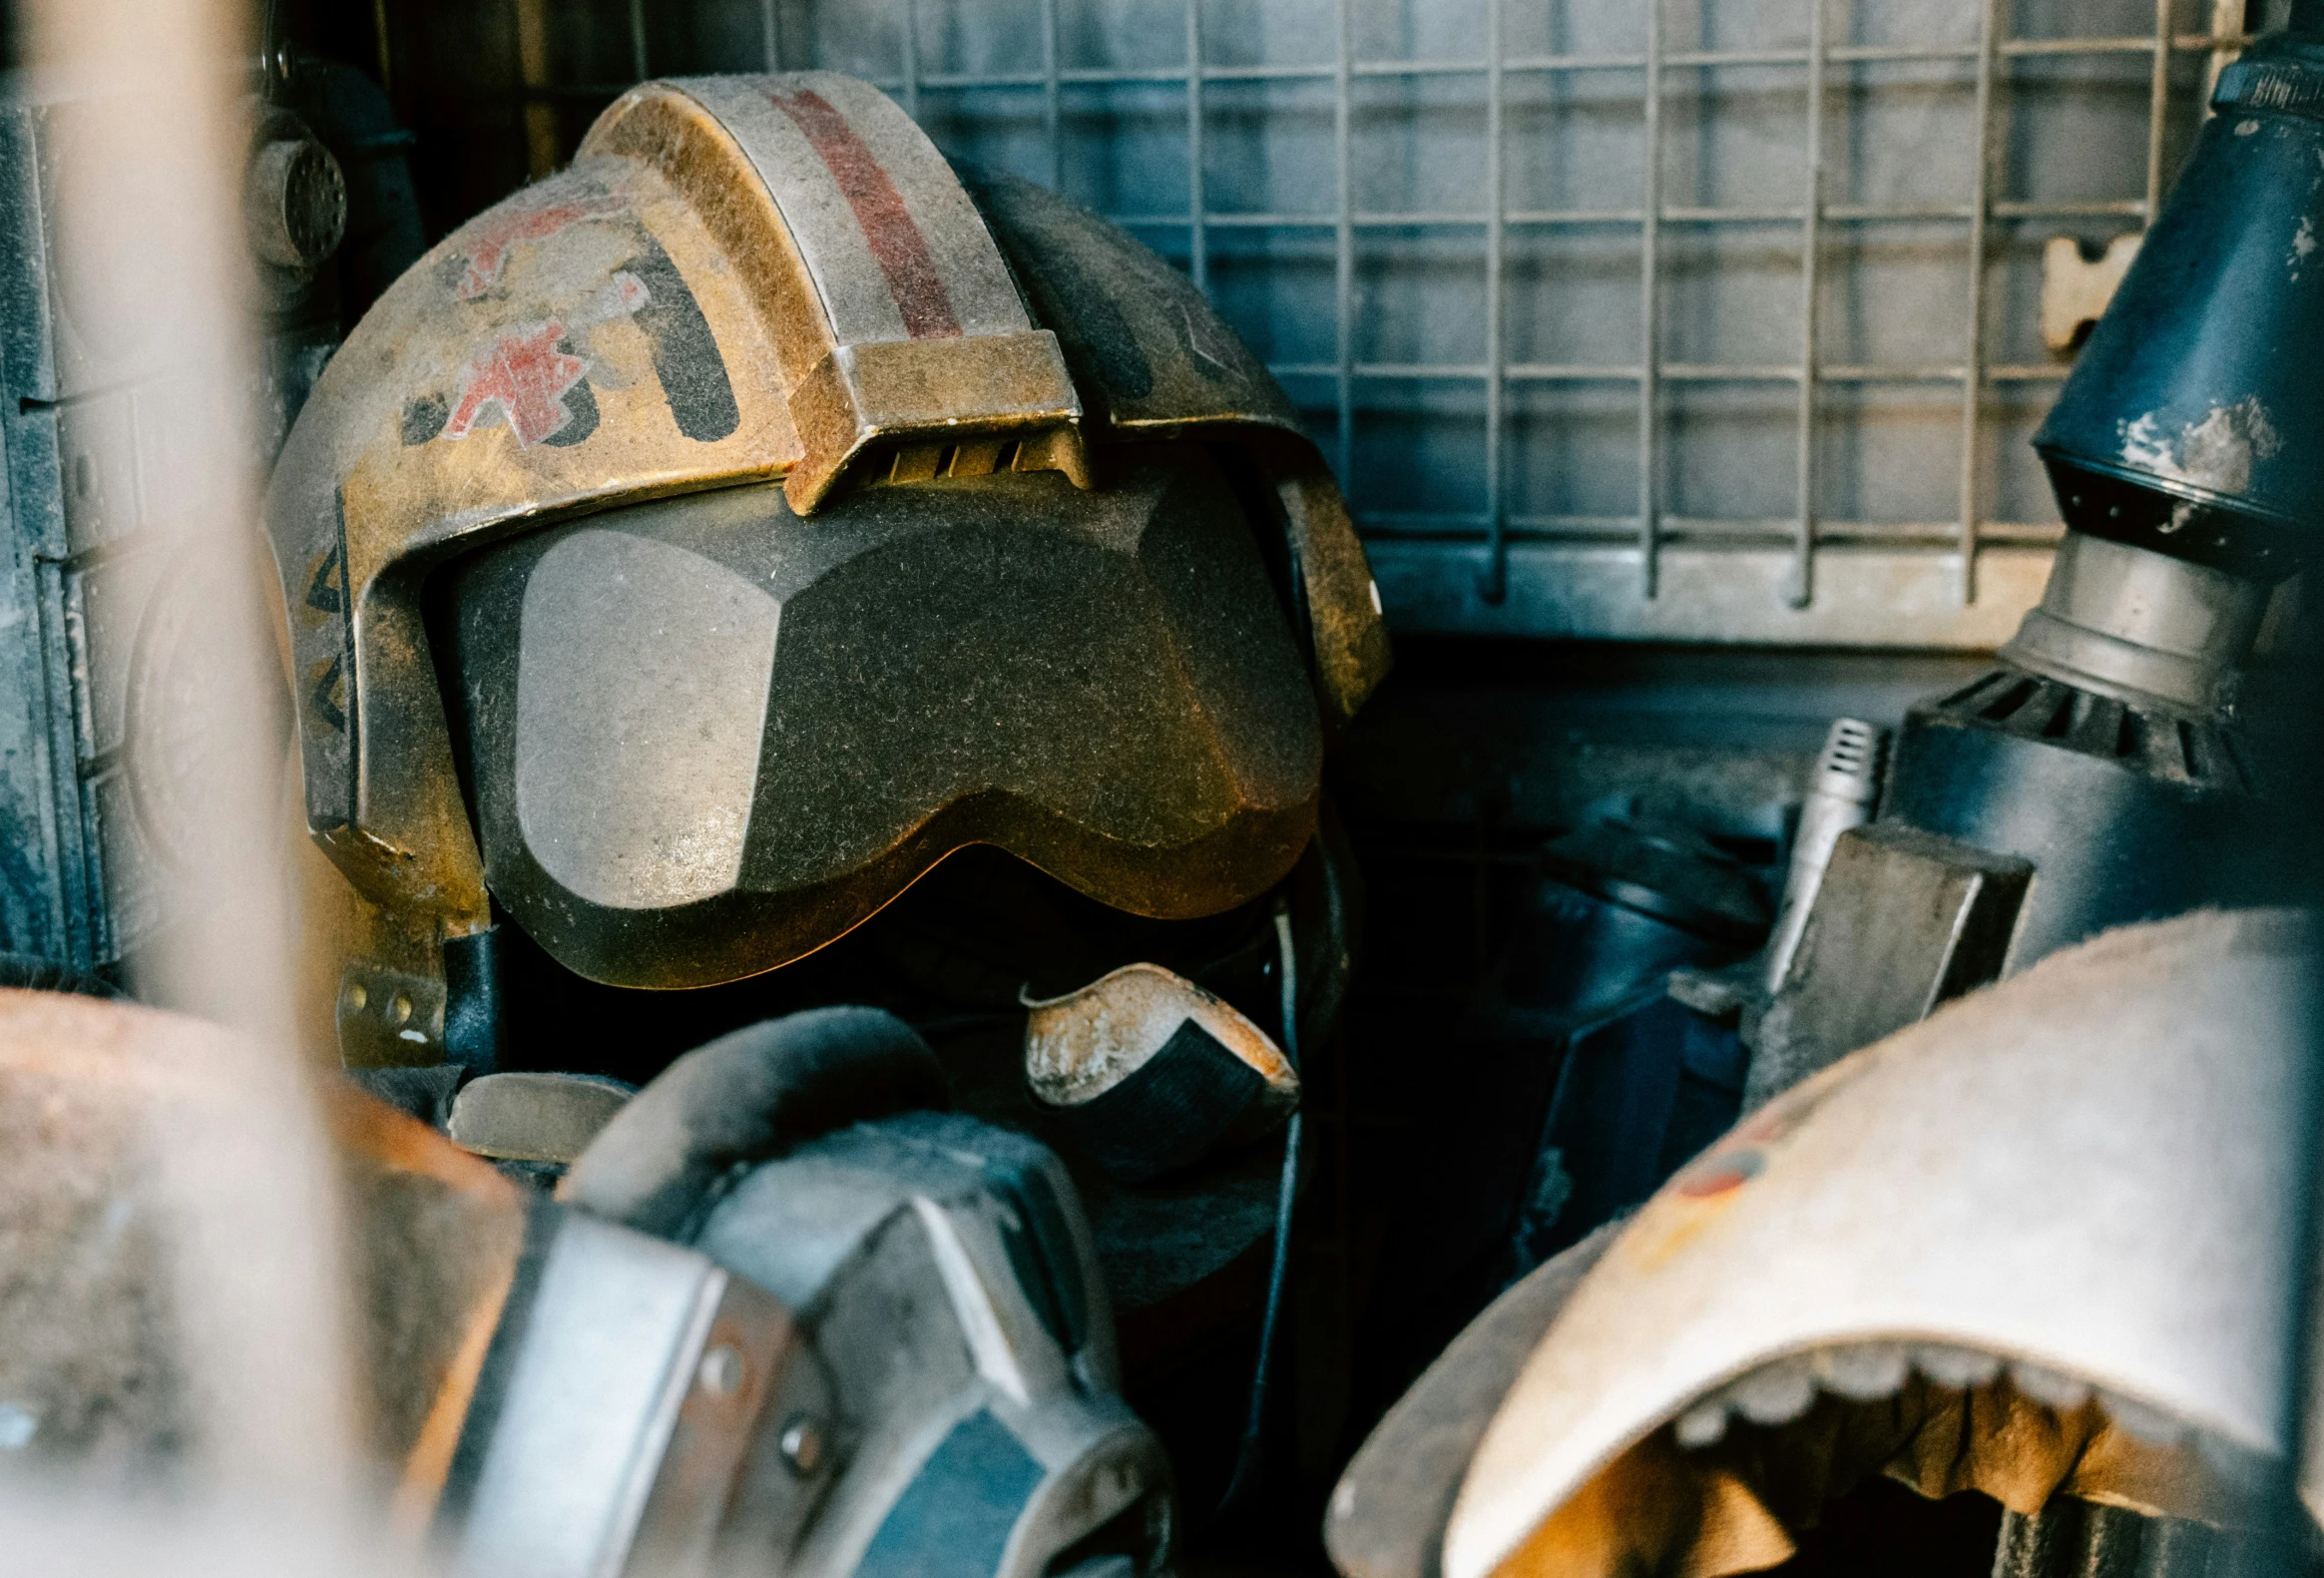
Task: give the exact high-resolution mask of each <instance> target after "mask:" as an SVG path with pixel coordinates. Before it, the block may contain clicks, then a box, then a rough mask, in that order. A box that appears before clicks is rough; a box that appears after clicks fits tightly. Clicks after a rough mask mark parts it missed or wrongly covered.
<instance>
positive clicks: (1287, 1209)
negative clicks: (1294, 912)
mask: <svg viewBox="0 0 2324 1578" xmlns="http://www.w3.org/2000/svg"><path fill="white" fill-rule="evenodd" d="M1275 942H1276V947H1277V950H1278V952H1279V954H1280V957H1281V958H1282V961H1283V962H1282V988H1283V991H1282V1000H1283V1025H1282V1034H1283V1057H1284V1059H1285V1060H1286V1061H1288V1062H1289V1063H1290V1065H1291V1072H1292V1073H1294V1074H1296V1073H1298V1072H1299V956H1298V950H1297V947H1296V945H1295V942H1294V939H1293V937H1292V934H1291V908H1290V905H1289V904H1288V903H1287V902H1285V901H1284V900H1283V899H1282V898H1280V897H1278V898H1277V899H1276V900H1275ZM1301 1094H1302V1099H1304V1095H1305V1093H1304V1092H1302V1093H1301ZM1299 1116H1300V1113H1299V1109H1298V1108H1297V1107H1294V1108H1292V1109H1291V1117H1290V1121H1289V1122H1288V1123H1286V1124H1285V1125H1284V1126H1283V1172H1282V1184H1281V1187H1280V1188H1279V1189H1278V1190H1277V1192H1276V1195H1275V1251H1274V1258H1273V1261H1272V1264H1271V1265H1270V1266H1269V1267H1268V1269H1267V1303H1266V1310H1265V1313H1264V1314H1263V1315H1261V1316H1260V1317H1259V1352H1258V1360H1257V1362H1256V1363H1255V1364H1253V1365H1252V1367H1251V1377H1250V1411H1249V1413H1248V1414H1246V1415H1245V1416H1244V1418H1243V1423H1242V1442H1241V1444H1240V1445H1239V1446H1238V1447H1237V1448H1236V1449H1235V1454H1234V1475H1233V1477H1232V1478H1231V1479H1229V1480H1228V1481H1227V1482H1226V1493H1225V1494H1224V1495H1222V1496H1220V1497H1219V1498H1218V1506H1217V1509H1216V1510H1215V1511H1213V1512H1212V1513H1211V1514H1210V1521H1211V1522H1213V1523H1215V1522H1217V1521H1218V1520H1219V1519H1221V1518H1223V1517H1225V1516H1226V1515H1227V1514H1228V1513H1229V1512H1231V1511H1233V1510H1234V1509H1235V1508H1236V1507H1237V1506H1238V1505H1240V1504H1241V1502H1242V1499H1243V1497H1244V1496H1246V1495H1248V1494H1249V1492H1250V1490H1251V1487H1252V1486H1253V1485H1255V1484H1256V1483H1257V1482H1258V1474H1259V1462H1260V1458H1261V1456H1262V1455H1263V1454H1262V1448H1263V1446H1264V1445H1265V1435H1266V1416H1267V1394H1268V1390H1269V1383H1270V1382H1271V1381H1272V1380H1273V1378H1274V1354H1275V1333H1276V1330H1277V1328H1278V1326H1279V1325H1280V1324H1281V1321H1282V1314H1283V1289H1284V1285H1285V1283H1286V1282H1287V1281H1288V1280H1289V1273H1290V1268H1291V1211H1292V1207H1293V1206H1294V1205H1296V1204H1297V1202H1298V1199H1299V1129H1300V1124H1299Z"/></svg>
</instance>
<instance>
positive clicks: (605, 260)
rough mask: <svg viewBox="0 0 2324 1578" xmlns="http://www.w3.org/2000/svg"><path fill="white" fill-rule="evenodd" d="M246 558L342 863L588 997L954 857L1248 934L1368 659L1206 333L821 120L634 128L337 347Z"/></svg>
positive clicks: (873, 900)
mask: <svg viewBox="0 0 2324 1578" xmlns="http://www.w3.org/2000/svg"><path fill="white" fill-rule="evenodd" d="M267 525H268V531H269V535H270V537H271V540H272V544H273V549H274V555H275V561H276V565H277V568H278V570H279V572H280V576H281V583H282V592H283V598H284V604H285V607H286V609H287V612H288V615H289V625H290V641H291V656H292V663H293V668H294V680H295V686H296V692H297V703H298V713H299V724H300V740H301V746H302V754H303V762H304V768H305V789H306V812H307V819H308V823H309V826H310V827H311V829H312V830H313V831H314V833H315V834H316V836H317V838H318V839H319V840H320V841H321V842H322V844H323V846H324V848H325V849H326V851H327V852H328V853H329V854H330V856H331V858H332V860H333V861H334V862H335V863H336V864H337V866H338V867H339V869H340V870H341V871H342V872H343V873H344V874H345V875H346V876H347V878H348V879H349V880H350V881H351V882H352V883H353V884H354V886H355V887H356V888H357V889H358V890H359V891H360V892H361V893H362V894H363V895H364V896H365V897H366V898H367V899H368V900H369V901H370V902H371V903H373V904H376V905H378V906H379V907H380V908H381V909H382V910H384V911H386V912H388V913H390V914H392V915H395V916H397V917H398V918H399V920H400V922H401V924H402V925H403V926H404V927H405V928H406V929H409V930H414V931H432V932H433V933H434V934H436V935H441V936H459V935H463V934H466V933H468V932H471V931H476V930H480V929H482V928H483V927H484V926H485V925H486V924H487V923H488V919H489V909H488V903H487V899H486V897H485V894H486V890H487V887H488V886H489V889H490V891H491V893H492V895H493V896H494V897H495V898H497V900H498V901H499V902H500V904H501V905H502V906H503V907H504V908H505V909H506V910H507V911H508V912H509V913H510V914H511V915H512V916H513V917H514V918H515V920H516V921H517V923H518V924H519V925H520V926H522V927H523V928H524V930H525V931H526V932H528V933H529V934H531V935H532V936H533V937H534V938H536V939H537V940H538V941H539V942H540V943H541V944H542V945H543V946H544V947H546V948H547V949H548V950H549V951H550V953H551V954H552V955H554V956H555V957H556V958H557V959H558V960H559V961H560V962H561V963H563V964H564V965H566V966H567V967H568V968H571V969H573V970H575V971H578V972H579V973H581V974H583V975H586V976H589V977H591V978H593V979H596V980H600V981H605V982H609V983H612V984H616V985H625V986H660V987H675V986H697V985H707V984H712V983H715V982H719V981H725V980H731V979H736V978H739V977H741V976H745V975H749V974H753V973H756V972H758V971H762V970H766V969H770V968H773V967H775V966H777V965H780V964H782V963H785V962H787V961H789V960H791V959H793V958H796V957H798V956H799V955H801V954H803V953H805V952H808V951H810V950H812V949H814V948H816V947H819V946H821V945H822V944H823V943H825V942H828V941H830V940H831V939H832V938H834V937H836V936H838V935H839V934H841V933H842V932H844V931H846V930H847V929H848V928H849V927H851V926H853V925H855V924H856V923H858V922H860V921H861V920H863V919H864V918H866V917H867V916H869V915H870V914H871V913H873V912H874V911H875V910H877V909H878V908H879V907H880V906H881V905H882V904H884V903H886V902H887V901H888V900H889V899H891V898H893V897H894V896H895V894H896V893H898V892H899V891H901V890H902V889H903V888H904V887H905V886H907V885H908V884H909V883H910V882H912V881H913V880H914V879H915V878H916V877H918V876H919V875H920V874H921V873H922V872H923V871H925V870H926V869H927V868H928V867H929V866H931V865H933V864H934V863H935V862H936V861H938V860H940V859H942V858H943V857H944V856H945V855H946V854H948V853H949V852H951V851H952V850H954V849H956V848H959V847H961V846H962V845H964V844H969V843H976V842H986V843H992V844H996V845H999V846H1001V847H1003V848H1006V849H1009V850H1010V851H1012V852H1014V853H1015V854H1017V855H1019V856H1021V857H1023V858H1025V859H1027V860H1029V861H1031V862H1032V863H1034V864H1035V865H1037V866H1039V867H1041V868H1042V869H1044V870H1046V871H1048V872H1049V873H1051V874H1052V875H1054V876H1056V877H1059V878H1061V879H1062V880H1064V881H1066V882H1068V883H1070V884H1071V885H1073V886H1074V887H1076V888H1078V889H1080V890H1081V891H1083V892H1085V893H1087V894H1089V895H1090V896H1092V897H1095V898H1097V899H1099V900H1101V901H1103V902H1105V903H1107V904H1110V905H1113V906H1115V907H1117V908H1121V909H1125V910H1129V911H1132V912H1135V913H1138V914H1143V915H1149V916H1155V917H1161V918H1183V917H1192V916H1197V915H1205V914H1212V913H1216V912H1218V911H1221V910H1224V909H1228V908H1231V907H1233V906H1234V905H1237V904H1240V903H1244V902H1247V901H1248V900H1250V899H1251V898H1253V897H1255V896H1257V895H1258V894H1259V893H1262V892H1264V891H1265V890H1266V889H1267V888H1268V887H1270V886H1271V885H1272V884H1274V883H1275V882H1276V881H1278V880H1280V879H1281V877H1282V876H1283V875H1284V874H1285V873H1286V872H1287V871H1288V870H1289V869H1290V867H1291V865H1292V863H1293V862H1294V861H1295V860H1296V859H1297V857H1298V854H1299V851H1300V850H1301V848H1302V847H1303V846H1304V845H1305V844H1306V842H1307V840H1308V838H1309V836H1310V834H1311V832H1312V830H1313V826H1314V818H1315V807H1316V799H1317V794H1318V786H1319V775H1320V768H1321V755H1322V741H1323V731H1324V729H1325V728H1326V727H1327V726H1328V725H1329V724H1331V723H1336V722H1338V721H1341V720H1344V719H1345V718H1346V717H1348V716H1349V715H1351V714H1352V713H1353V711H1354V710H1355V709H1356V708H1357V707H1358V706H1359V705H1361V703H1362V701H1363V699H1364V697H1365V696H1366V695H1367V694H1368V693H1369V692H1370V690H1371V688H1372V687H1373V686H1374V685H1375V684H1376V683H1377V681H1378V679H1379V678H1380V676H1381V675H1382V674H1383V673H1384V672H1385V669H1386V666H1387V661H1388V660H1387V645H1386V638H1385V635H1384V633H1383V630H1382V627H1381V625H1380V621H1379V614H1378V606H1377V602H1378V600H1377V593H1376V592H1375V590H1374V589H1373V587H1372V584H1371V578H1370V573H1369V571H1368V569H1367V567H1366V565H1365V562H1364V558H1363V553H1362V550H1361V548H1360V547H1359V546H1358V544H1357V542H1356V539H1355V536H1354V532H1353V530H1352V527H1351V526H1350V524H1349V521H1348V517H1347V513H1346V509H1345V506H1344V504H1343V502H1342V501H1341V499H1340V496H1339V493H1338V491H1337V489H1336V487H1335V486H1334V485H1333V483H1332V482H1331V479H1330V477H1329V474H1328V471H1327V470H1326V468H1325V467H1324V465H1323V462H1322V460H1321V457H1320V455H1319V454H1318V452H1317V451H1316V449H1315V447H1314V445H1313V443H1312V442H1311V441H1310V440H1309V439H1308V438H1307V437H1306V436H1305V433H1304V431H1303V430H1302V428H1301V427H1300V425H1299V422H1298V419H1297V416H1296V414H1295V413H1294V412H1293V411H1292V409H1291V407H1290V405H1289V403H1288V402H1287V400H1286V399H1285V398H1284V396H1283V394H1282V392H1281V390H1280V389H1278V388H1277V387H1276V386H1275V384H1274V383H1273V382H1272V380H1271V379H1270V378H1269V377H1268V376H1267V374H1266V371H1265V369H1264V367H1263V366H1262V365H1261V364H1260V363H1259V362H1258V361H1257V359H1256V358H1254V357H1253V356H1252V355H1251V354H1250V352H1249V351H1248V350H1247V349H1246V348H1245V347H1244V346H1243V345H1242V344H1241V343H1240V341H1238V340H1237V339H1236V338H1235V336H1234V335H1233V333H1232V332H1231V331H1230V330H1228V329H1227V328H1226V327H1225V326H1224V324H1223V323H1221V322H1220V320H1219V319H1218V318H1217V316H1216V315H1215V314H1214V313H1213V312H1212V311H1211V310H1210V308H1209V306H1208V305H1207V303H1205V302H1204V301H1203V299H1202V298H1201V296H1200V294H1199V293H1198V292H1197V291H1195V290H1194V288H1193V287H1192V286H1191V285H1190V284H1189V283H1187V282H1186V281H1185V280H1184V279H1182V278H1181V277H1179V276H1178V275H1177V274H1175V273H1174V272H1173V271H1172V270H1170V269H1169V268H1168V267H1167V266H1166V265H1164V264H1163V263H1161V261H1160V260H1158V259H1157V258H1155V257H1154V256H1153V255H1152V254H1151V253H1149V252H1147V251H1146V250H1145V249H1143V248H1141V247H1140V246H1138V245H1137V244H1136V243H1134V242H1132V241H1130V240H1129V239H1128V238H1127V237H1125V236H1123V235H1122V234H1121V233H1119V232H1118V231H1115V230H1113V229H1112V228H1111V227H1109V226H1107V225H1105V224H1104V223H1103V222H1101V221H1099V220H1097V219H1096V218H1095V217H1093V216H1091V215H1089V214H1088V213H1086V212H1085V211H1083V210H1081V209H1079V208H1078V207H1076V206H1075V205H1073V204H1071V203H1069V202H1067V201H1065V200H1063V199H1061V198H1058V197H1056V196H1055V195H1053V194H1050V193H1048V192H1045V191H1042V190H1041V189H1038V188H1034V187H1031V186H1028V185H1026V184H1024V183H1022V182H1017V181H1015V180H1013V179H1011V178H1007V177H1003V176H996V175H990V174H985V173H980V172H975V171H967V172H956V171H955V170H954V169H953V168H952V167H951V166H949V165H948V164H946V162H945V161H944V159H943V158H942V157H941V156H940V155H939V154H938V153H937V152H936V150H935V148H934V146H933V145H932V144H930V143H929V142H928V140H927V138H926V137H925V136H924V135H923V134H922V133H921V132H920V130H919V129H918V128H917V127H916V126H914V125H913V124H912V123H911V122H910V121H909V120H908V119H907V118H906V117H905V116H904V114H903V112H902V111H901V110H899V109H898V108H897V107H896V106H895V105H894V104H893V103H891V102H890V101H889V100H887V99H886V98H885V97H883V96H882V95H880V94H879V93H878V92H877V91H876V90H874V89H872V88H870V87H869V86H867V85H865V84H863V83H860V82H857V81H854V80H853V79H850V78H846V77H841V76H837V75H833V74H829V73H804V74H797V75H791V76H781V77H713V78H698V79H690V80H685V81H677V82H657V83H648V84H646V85H644V86H641V87H639V88H637V89H635V90H633V91H632V92H631V93H629V94H627V95H625V96H624V97H623V98H622V99H620V100H619V101H617V102H616V103H615V104H614V105H613V107H612V108H610V109H609V110H608V111H607V112H606V113H605V115H604V116H603V117H602V118H601V119H600V120H599V122H598V123H597V125H596V127H595V128H594V129H593V130H592V131H591V132H590V134H589V136H588V137H587V139H586V140H585V141H584V142H583V144H582V147H581V150H580V153H579V156H578V157H577V158H576V160H575V162H574V164H573V166H572V167H571V168H570V169H569V170H568V171H566V172H564V173H563V174H560V175H558V176H555V177H553V178H551V179H549V180H547V181H544V182H541V183H539V184H537V185H535V186H532V187H529V188H527V189H525V190H524V191H522V192H520V193H518V194H516V195H515V196H514V197H512V198H510V199H508V200H507V201H506V202H504V203H502V204H501V205H500V206H498V207H497V208H495V209H492V210H490V211H488V212H486V213H485V214H483V215H481V216H479V217H478V218H477V219H475V220H474V221H471V222H470V223H469V224H468V225H467V226H465V227H463V228H462V229H461V230H459V231H457V232H455V233H454V234H453V235H452V236H451V237H449V238H447V239H446V240H445V242H444V243H443V244H442V245H440V246H439V247H438V248H437V249H436V250H435V251H434V252H433V253H431V254H430V255H429V256H428V257H427V258H426V259H424V260H423V261H422V262H421V263H419V264H418V265H416V266H415V267H414V268H413V269H412V271H411V272H410V273H408V274H407V275H405V277H404V278H402V279H401V280H399V281H398V282H397V283H396V284H395V286H394V287H393V288H391V289H390V290H389V291H388V292H387V293H386V294H385V295H384V296H383V297H382V298H381V299H380V301H379V303H378V304H377V305H376V306H375V307H374V308H373V309H372V311H371V312H370V313H369V314H368V315H367V316H366V317H365V318H364V320H363V322H362V323H361V324H360V325H358V327H357V328H356V330H355V331H354V333H353V334H352V335H351V336H350V337H349V339H348V341H347V343H346V345H345V346H344V347H343V348H342V349H341V351H340V352H339V353H338V355H337V357H336V358H335V359H334V360H333V361H332V363H331V364H330V367H329V368H328V370H327V371H326V372H325V374H324V376H323V378H322V380H321V382H320V384H319V385H318V387H317V389H316V392H315V395H314V397H313V398H312V400H311V401H310V403H309V405H308V406H307V408H306V410H305V412H304V413H303V414H302V416H301V418H300V420H299V423H298V425H297V427H296V429H295V430H294V432H293V434H292V436H291V439H290V441H289V443H288V445H287V446H286V448H285V451H284V454H283V458H282V461H281V463H280V465H279V466H278V468H277V471H276V474H275V480H274V484H273V488H272V491H271V494H270V497H269V500H268V517H267ZM431 922H432V924H430V923H431Z"/></svg>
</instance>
